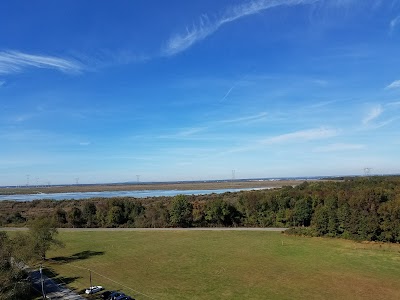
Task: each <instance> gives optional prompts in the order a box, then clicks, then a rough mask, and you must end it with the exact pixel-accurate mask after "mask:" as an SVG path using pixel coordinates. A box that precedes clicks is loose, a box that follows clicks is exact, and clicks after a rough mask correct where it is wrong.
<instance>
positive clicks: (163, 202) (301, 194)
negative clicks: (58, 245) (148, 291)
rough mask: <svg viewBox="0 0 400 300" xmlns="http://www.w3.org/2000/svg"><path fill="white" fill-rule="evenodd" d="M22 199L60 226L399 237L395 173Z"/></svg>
mask: <svg viewBox="0 0 400 300" xmlns="http://www.w3.org/2000/svg"><path fill="white" fill-rule="evenodd" d="M26 205H28V206H29V205H32V206H33V207H34V208H36V209H37V210H38V211H45V212H46V214H47V215H49V214H50V215H52V218H53V219H54V221H55V222H56V224H57V226H58V227H217V226H218V227H219V226H226V227H232V226H247V227H287V228H293V229H291V230H289V231H288V233H294V234H302V235H312V236H330V237H343V238H348V239H357V240H369V241H385V242H400V177H398V176H381V177H380V176H377V177H360V178H346V179H344V180H341V181H315V182H307V181H306V182H304V183H302V184H300V185H298V186H296V187H291V186H287V187H283V188H280V189H274V190H256V191H242V192H238V193H224V194H220V195H217V194H211V195H202V196H184V195H178V196H175V197H171V198H169V197H160V198H152V199H144V200H143V199H142V200H140V199H135V198H111V199H100V198H98V199H89V200H79V201H78V200H75V201H48V200H46V201H44V202H42V203H41V202H36V203H28V204H26ZM39 207H40V209H38V208H39ZM3 214H4V213H3ZM33 217H35V216H34V215H32V214H31V213H30V208H27V209H26V210H25V211H24V212H20V211H17V212H13V213H9V214H8V215H7V216H6V217H5V216H3V218H1V216H0V220H3V222H4V223H6V224H15V223H18V222H21V223H23V222H25V221H26V220H27V219H28V220H29V219H30V218H33ZM7 218H8V219H7ZM7 222H8V223H7ZM4 223H3V224H4Z"/></svg>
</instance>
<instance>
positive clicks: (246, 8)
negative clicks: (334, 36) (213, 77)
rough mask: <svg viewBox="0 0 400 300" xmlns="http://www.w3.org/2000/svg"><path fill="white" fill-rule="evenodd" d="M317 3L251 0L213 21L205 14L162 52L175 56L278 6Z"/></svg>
mask: <svg viewBox="0 0 400 300" xmlns="http://www.w3.org/2000/svg"><path fill="white" fill-rule="evenodd" d="M318 1H319V0H280V1H278V0H253V1H250V2H246V3H243V4H240V5H236V6H232V7H230V8H228V9H226V10H225V12H224V13H223V14H222V16H221V17H219V18H216V19H214V20H211V19H210V18H209V17H208V15H206V14H205V15H202V16H201V17H200V20H199V22H198V23H197V24H195V25H193V27H192V28H186V32H185V33H181V34H177V35H175V36H173V37H171V38H170V39H169V40H168V42H167V45H166V47H165V48H164V49H163V52H164V54H165V55H167V56H170V55H175V54H177V53H179V52H182V51H184V50H186V49H188V48H189V47H191V46H192V45H193V44H195V43H197V42H198V41H201V40H203V39H205V38H206V37H207V36H209V35H211V34H213V33H214V32H216V31H217V30H218V29H219V28H220V27H221V26H223V25H225V24H228V23H230V22H233V21H236V20H238V19H240V18H243V17H246V16H250V15H254V14H257V13H259V12H261V11H264V10H267V9H271V8H274V7H279V6H298V5H305V4H312V3H315V2H318Z"/></svg>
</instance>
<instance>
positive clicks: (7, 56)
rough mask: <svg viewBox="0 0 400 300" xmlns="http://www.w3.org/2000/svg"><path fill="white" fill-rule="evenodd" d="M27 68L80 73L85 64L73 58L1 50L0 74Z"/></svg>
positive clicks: (17, 71)
mask: <svg viewBox="0 0 400 300" xmlns="http://www.w3.org/2000/svg"><path fill="white" fill-rule="evenodd" d="M26 68H42V69H55V70H58V71H61V72H65V73H78V72H80V71H82V69H83V66H82V65H81V64H80V63H78V62H77V61H75V60H73V59H67V58H60V57H55V56H44V55H33V54H27V53H22V52H19V51H0V74H11V73H19V72H22V71H23V70H24V69H26Z"/></svg>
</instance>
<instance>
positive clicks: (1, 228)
mask: <svg viewBox="0 0 400 300" xmlns="http://www.w3.org/2000/svg"><path fill="white" fill-rule="evenodd" d="M286 229H287V228H278V227H262V228H261V227H196V228H58V230H59V231H60V232H70V231H285V230H286ZM26 230H28V228H27V227H0V231H26Z"/></svg>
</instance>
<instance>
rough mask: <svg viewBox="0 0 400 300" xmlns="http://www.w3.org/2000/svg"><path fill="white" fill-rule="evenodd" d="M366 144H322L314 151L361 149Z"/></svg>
mask: <svg viewBox="0 0 400 300" xmlns="http://www.w3.org/2000/svg"><path fill="white" fill-rule="evenodd" d="M364 148H365V145H361V144H342V143H338V144H330V145H327V146H321V147H317V148H315V149H314V152H337V151H349V150H360V149H364Z"/></svg>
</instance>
